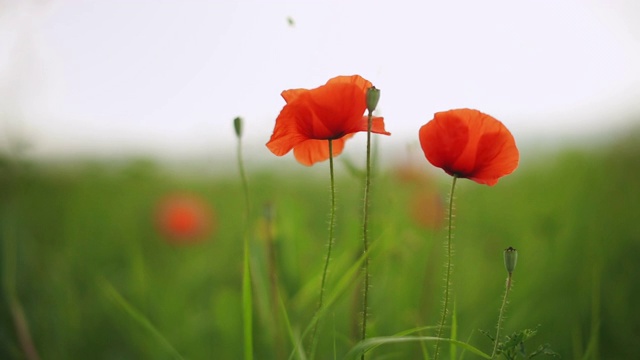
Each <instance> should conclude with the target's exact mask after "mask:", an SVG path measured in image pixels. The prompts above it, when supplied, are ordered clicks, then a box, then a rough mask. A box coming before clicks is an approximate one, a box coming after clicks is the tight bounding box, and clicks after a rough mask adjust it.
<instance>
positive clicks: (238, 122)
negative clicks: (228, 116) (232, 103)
mask: <svg viewBox="0 0 640 360" xmlns="http://www.w3.org/2000/svg"><path fill="white" fill-rule="evenodd" d="M233 129H234V130H235V131H236V136H237V137H238V138H241V137H242V118H241V117H240V116H238V117H236V118H235V119H233Z"/></svg>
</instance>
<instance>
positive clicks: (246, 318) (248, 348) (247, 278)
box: [238, 136, 253, 360]
mask: <svg viewBox="0 0 640 360" xmlns="http://www.w3.org/2000/svg"><path fill="white" fill-rule="evenodd" d="M238 168H239V170H240V180H241V181H242V191H243V192H244V198H245V213H244V221H245V226H244V245H243V246H244V254H243V274H242V315H243V328H244V358H245V360H252V359H253V302H252V291H251V267H250V266H249V261H250V257H249V254H250V253H249V213H250V211H251V204H250V202H249V185H248V182H247V176H246V174H245V171H244V163H243V161H242V142H241V138H240V136H238Z"/></svg>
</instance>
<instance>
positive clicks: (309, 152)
mask: <svg viewBox="0 0 640 360" xmlns="http://www.w3.org/2000/svg"><path fill="white" fill-rule="evenodd" d="M352 136H353V135H352V134H350V135H347V136H344V137H342V138H340V139H334V140H331V143H332V144H331V147H332V148H333V156H334V157H336V156H338V155H340V154H341V153H342V151H343V150H344V143H345V141H346V140H347V139H350V138H351V137H352ZM293 155H294V156H295V158H296V160H298V162H299V163H301V164H302V165H306V166H311V165H313V164H315V163H317V162H320V161H325V160H327V159H328V158H329V141H328V140H306V141H304V142H302V143H300V144H298V145H297V146H296V147H295V148H294V149H293Z"/></svg>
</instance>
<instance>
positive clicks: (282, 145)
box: [267, 104, 308, 156]
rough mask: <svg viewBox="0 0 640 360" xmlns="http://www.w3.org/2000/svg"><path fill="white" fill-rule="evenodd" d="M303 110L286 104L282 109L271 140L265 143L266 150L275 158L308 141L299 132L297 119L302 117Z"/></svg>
mask: <svg viewBox="0 0 640 360" xmlns="http://www.w3.org/2000/svg"><path fill="white" fill-rule="evenodd" d="M304 110H305V109H304V108H301V109H300V108H296V107H295V106H294V105H290V104H287V105H285V106H284V107H283V108H282V111H280V114H279V115H278V117H277V118H276V126H275V127H274V129H273V134H272V135H271V139H269V142H267V148H269V150H270V151H271V152H272V153H273V154H274V155H277V156H282V155H284V154H286V153H288V152H289V151H291V149H293V147H294V146H296V145H297V144H299V143H301V142H303V141H305V140H307V139H308V137H306V136H305V135H304V134H302V133H301V132H300V126H299V122H300V121H299V118H300V117H301V116H304Z"/></svg>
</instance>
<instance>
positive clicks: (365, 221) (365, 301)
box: [360, 110, 373, 360]
mask: <svg viewBox="0 0 640 360" xmlns="http://www.w3.org/2000/svg"><path fill="white" fill-rule="evenodd" d="M372 117H373V113H372V111H371V110H369V112H368V114H367V118H368V119H367V174H366V178H365V184H364V206H363V216H362V246H363V248H362V249H363V252H364V256H365V257H364V285H363V296H362V340H364V339H366V338H367V315H368V309H369V254H368V253H369V236H368V232H367V229H368V228H369V192H370V187H371V122H372ZM360 358H361V359H363V360H364V353H362V356H361V357H360Z"/></svg>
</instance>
